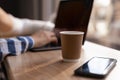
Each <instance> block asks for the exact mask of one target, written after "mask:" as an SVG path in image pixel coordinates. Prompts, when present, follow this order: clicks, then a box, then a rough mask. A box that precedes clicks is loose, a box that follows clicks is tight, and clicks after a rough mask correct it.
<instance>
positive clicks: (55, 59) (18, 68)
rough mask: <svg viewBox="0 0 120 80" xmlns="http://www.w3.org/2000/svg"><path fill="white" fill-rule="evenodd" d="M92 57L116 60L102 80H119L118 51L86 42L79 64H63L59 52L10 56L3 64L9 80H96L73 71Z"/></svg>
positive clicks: (119, 58) (119, 59)
mask: <svg viewBox="0 0 120 80" xmlns="http://www.w3.org/2000/svg"><path fill="white" fill-rule="evenodd" d="M94 56H99V57H110V58H115V59H117V61H118V62H117V65H116V66H115V68H114V69H113V70H112V71H111V73H110V74H109V75H108V76H107V77H106V78H105V79H104V80H120V51H117V50H114V49H111V48H107V47H104V46H101V45H98V44H94V43H91V42H88V41H86V42H85V45H84V46H83V47H82V55H81V59H80V61H79V62H75V63H66V62H63V61H62V57H61V50H53V51H44V52H27V53H25V54H22V55H19V56H10V57H7V59H6V60H5V62H4V63H5V67H6V70H7V75H8V78H9V80H96V79H93V78H85V77H76V76H74V70H75V69H76V68H78V67H79V66H80V65H82V64H83V63H85V62H86V61H87V60H88V59H90V58H91V57H94ZM97 80H98V79H97Z"/></svg>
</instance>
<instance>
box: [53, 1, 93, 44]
mask: <svg viewBox="0 0 120 80" xmlns="http://www.w3.org/2000/svg"><path fill="white" fill-rule="evenodd" d="M92 5H93V0H61V1H60V4H59V8H58V13H57V17H56V22H55V28H59V29H61V28H66V30H75V31H83V32H84V33H85V34H84V39H83V44H84V41H85V37H86V33H87V29H88V23H89V18H90V15H91V10H92Z"/></svg>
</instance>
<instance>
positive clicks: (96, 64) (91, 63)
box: [74, 57, 117, 78]
mask: <svg viewBox="0 0 120 80" xmlns="http://www.w3.org/2000/svg"><path fill="white" fill-rule="evenodd" d="M116 62H117V60H116V59H113V58H104V57H93V58H91V59H90V60H88V61H87V62H86V63H84V64H83V65H82V66H80V67H79V68H77V69H76V70H75V72H74V73H75V75H77V76H84V77H85V76H86V77H92V78H104V77H106V76H107V75H108V74H109V73H110V71H111V70H112V69H113V68H114V66H115V64H116Z"/></svg>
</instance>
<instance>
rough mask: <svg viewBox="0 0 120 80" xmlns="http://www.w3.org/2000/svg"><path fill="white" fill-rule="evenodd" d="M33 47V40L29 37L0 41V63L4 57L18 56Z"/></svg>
mask: <svg viewBox="0 0 120 80" xmlns="http://www.w3.org/2000/svg"><path fill="white" fill-rule="evenodd" d="M33 45H34V40H33V39H32V38H31V37H29V36H25V37H22V36H20V37H16V38H8V39H0V62H1V61H2V60H3V58H4V57H5V56H6V55H8V54H9V55H13V56H15V55H19V54H21V53H24V52H25V51H27V50H28V49H31V48H32V47H33Z"/></svg>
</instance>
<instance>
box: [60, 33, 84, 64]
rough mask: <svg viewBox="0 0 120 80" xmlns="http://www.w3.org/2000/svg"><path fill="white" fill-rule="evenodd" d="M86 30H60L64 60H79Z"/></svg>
mask: <svg viewBox="0 0 120 80" xmlns="http://www.w3.org/2000/svg"><path fill="white" fill-rule="evenodd" d="M83 35H84V32H81V31H62V32H60V36H61V44H62V57H63V61H66V62H76V61H79V59H80V55H81V47H82V41H83Z"/></svg>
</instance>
